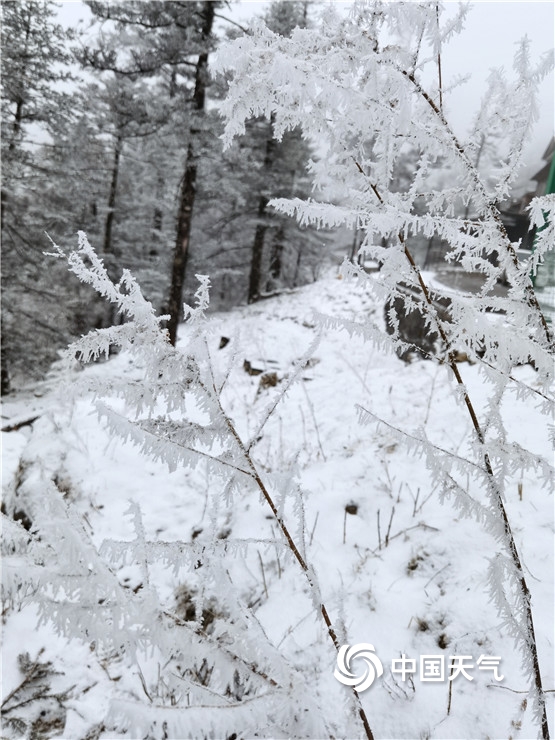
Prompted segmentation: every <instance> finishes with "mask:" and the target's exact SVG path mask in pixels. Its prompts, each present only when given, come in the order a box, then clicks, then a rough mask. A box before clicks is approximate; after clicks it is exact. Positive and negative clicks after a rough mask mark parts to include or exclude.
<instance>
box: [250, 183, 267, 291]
mask: <svg viewBox="0 0 555 740" xmlns="http://www.w3.org/2000/svg"><path fill="white" fill-rule="evenodd" d="M267 205H268V198H260V200H259V202H258V216H259V217H260V218H261V217H263V216H264V212H265V211H266V206H267ZM267 228H268V225H267V224H258V226H257V227H256V231H255V232H254V241H253V243H252V254H251V271H250V274H249V295H248V302H249V303H254V302H255V301H257V300H258V299H259V298H260V279H261V277H262V253H263V252H264V236H265V234H266V229H267Z"/></svg>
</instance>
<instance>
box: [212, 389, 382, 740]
mask: <svg viewBox="0 0 555 740" xmlns="http://www.w3.org/2000/svg"><path fill="white" fill-rule="evenodd" d="M200 385H201V387H202V388H203V389H204V391H205V392H206V393H207V395H209V396H210V397H212V399H213V400H215V401H216V404H217V405H218V408H219V410H220V414H221V415H222V419H223V420H224V422H225V424H226V426H227V428H228V430H229V432H230V434H231V436H232V437H233V439H234V440H235V442H236V444H237V447H238V448H239V450H240V452H241V454H242V456H243V459H244V460H245V462H246V463H247V466H248V467H249V468H250V471H251V472H250V475H251V476H252V478H253V479H254V481H255V482H256V485H257V486H258V489H259V490H260V492H261V493H262V496H263V498H264V500H265V501H266V503H267V504H268V506H269V507H270V509H271V511H272V514H273V515H274V519H275V520H276V522H277V524H278V527H279V529H280V531H281V534H282V535H283V537H284V538H285V541H286V542H287V545H288V547H289V549H290V551H291V552H292V553H293V556H294V558H295V560H296V561H297V562H298V564H299V565H300V567H301V570H302V571H303V572H304V574H305V576H306V579H307V581H308V584H309V586H310V588H311V589H312V590H313V591H316V590H317V586H316V584H315V582H314V580H313V576H312V571H311V569H310V567H309V566H308V564H307V563H306V561H305V559H304V558H303V556H302V555H301V552H300V550H299V548H298V547H297V544H296V543H295V540H294V539H293V537H292V535H291V533H290V532H289V529H288V527H287V525H286V524H285V522H284V520H283V518H282V517H281V516H280V515H279V512H278V509H277V507H276V505H275V503H274V501H273V499H272V496H271V494H270V492H269V491H268V489H267V488H266V486H265V484H264V481H263V480H262V478H261V477H260V474H259V472H258V470H257V468H256V465H255V463H254V461H253V459H252V457H251V454H250V451H249V450H248V449H247V448H246V447H245V445H244V444H243V441H242V439H241V437H240V436H239V433H238V432H237V430H236V428H235V425H234V424H233V422H232V421H231V419H230V418H229V416H228V415H227V414H226V412H225V411H224V409H223V406H222V404H221V401H220V396H219V394H218V392H217V390H216V387H215V385H213V388H212V391H213V392H211V391H210V390H209V389H208V388H207V387H206V386H205V385H204V384H203V383H202V382H201V383H200ZM319 601H320V612H321V614H322V618H323V620H324V622H325V625H326V627H327V632H328V635H329V637H330V639H331V641H332V642H333V645H334V647H335V649H336V650H337V651H338V652H339V649H340V647H341V644H340V642H339V639H338V637H337V633H336V631H335V629H334V627H333V623H332V621H331V619H330V617H329V614H328V610H327V609H326V606H325V604H324V603H323V602H322V600H321V599H320V600H319ZM352 692H353V694H354V696H355V701H356V704H357V709H358V714H359V716H360V719H361V721H362V724H363V726H364V731H365V734H366V737H367V740H374V735H373V733H372V730H371V728H370V724H369V722H368V718H367V717H366V713H365V712H364V709H363V707H362V703H361V701H360V696H359V694H358V692H357V690H356V689H355V688H354V687H352Z"/></svg>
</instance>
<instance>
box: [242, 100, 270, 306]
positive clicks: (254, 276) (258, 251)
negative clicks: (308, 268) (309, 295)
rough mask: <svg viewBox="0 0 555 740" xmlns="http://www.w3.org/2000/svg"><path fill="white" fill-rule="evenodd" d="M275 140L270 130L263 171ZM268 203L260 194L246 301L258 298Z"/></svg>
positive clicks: (268, 160) (268, 168) (251, 301)
mask: <svg viewBox="0 0 555 740" xmlns="http://www.w3.org/2000/svg"><path fill="white" fill-rule="evenodd" d="M273 121H274V115H273V114H272V117H271V118H270V123H273ZM275 146H276V145H275V142H274V140H273V138H272V135H271V132H270V137H269V138H268V140H267V141H266V153H265V155H264V172H268V171H269V170H270V169H271V167H272V164H273V161H274V152H275ZM267 205H268V198H267V197H266V196H265V195H261V196H260V199H259V201H258V211H257V216H258V219H259V223H258V225H257V227H256V231H255V232H254V241H253V243H252V256H251V270H250V274H249V294H248V299H247V300H248V302H249V303H254V302H255V301H257V300H258V299H259V298H260V283H261V280H262V254H263V252H264V236H265V235H266V230H267V228H268V224H267V223H265V222H264V220H263V219H265V217H266V206H267Z"/></svg>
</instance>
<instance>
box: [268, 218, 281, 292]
mask: <svg viewBox="0 0 555 740" xmlns="http://www.w3.org/2000/svg"><path fill="white" fill-rule="evenodd" d="M284 239H285V234H284V231H283V226H280V227H279V229H278V231H277V234H276V236H275V239H274V240H273V241H272V251H271V253H270V265H269V267H268V273H269V275H268V281H267V283H266V290H273V289H274V288H275V287H276V284H277V282H278V281H279V279H280V278H281V272H282V270H283V246H284V245H283V242H284Z"/></svg>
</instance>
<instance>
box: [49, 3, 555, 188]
mask: <svg viewBox="0 0 555 740" xmlns="http://www.w3.org/2000/svg"><path fill="white" fill-rule="evenodd" d="M269 1H270V0H268V1H267V2H260V0H241V2H239V3H238V4H234V7H233V11H232V16H231V17H233V18H234V19H236V20H239V21H241V22H243V23H244V22H248V18H249V17H250V16H252V15H259V14H261V13H262V12H263V11H264V8H265V6H266V5H267V4H268V2H269ZM350 4H351V3H350V0H345V2H343V1H342V0H335V5H337V6H340V7H341V8H344V9H345V10H347V9H348V7H349V6H350ZM446 5H447V12H448V13H449V12H453V11H454V10H455V7H456V3H446ZM554 10H555V4H554V3H553V2H552V0H520V1H517V2H512V1H510V0H502V1H501V2H498V1H497V2H496V1H493V0H492V1H489V2H474V3H472V10H471V12H470V13H469V15H468V19H467V22H466V26H465V31H464V32H463V33H462V34H461V35H459V36H457V37H455V38H454V39H453V40H452V41H451V42H450V43H449V44H448V45H447V46H446V47H445V49H444V51H443V54H442V66H443V79H444V83H445V86H448V85H449V83H450V81H452V80H453V79H454V78H455V77H457V76H459V75H465V74H468V73H469V74H471V80H470V81H469V82H467V83H465V84H464V85H463V86H461V87H458V88H457V89H456V91H454V93H453V95H452V96H450V97H449V99H448V107H447V113H448V117H449V119H450V121H451V123H452V124H453V125H454V127H455V128H456V131H457V133H458V134H459V135H461V136H464V134H465V132H466V131H467V129H468V126H469V125H470V123H471V121H472V119H473V117H474V114H475V112H476V110H477V108H478V106H479V103H480V100H481V97H482V95H483V94H484V91H485V83H486V79H487V76H488V73H489V70H490V69H492V68H494V67H500V66H501V67H504V68H505V70H506V71H507V73H510V72H511V67H512V59H513V55H514V52H515V49H516V46H515V44H516V43H517V42H518V40H519V39H520V38H522V37H523V36H524V35H527V36H528V37H529V39H530V40H531V42H532V47H531V48H532V55H533V58H534V59H536V58H537V57H539V55H540V54H541V53H542V52H544V51H547V50H548V49H550V48H552V47H553V42H554V33H555V12H554ZM89 18H90V12H89V11H88V8H86V6H84V5H83V3H81V2H79V0H66V1H65V2H62V8H61V10H60V20H61V21H62V22H63V23H64V25H76V24H77V22H78V21H79V20H80V19H85V22H87V20H88V19H89ZM553 93H554V77H553V73H552V74H551V75H550V77H549V78H548V79H547V80H545V81H544V83H543V85H542V88H541V99H540V120H539V121H538V124H537V125H536V128H535V131H534V137H533V141H532V142H531V144H530V145H529V147H528V149H527V151H526V161H527V162H528V166H527V168H526V172H527V174H528V175H530V174H533V173H534V172H535V171H536V170H538V169H540V166H541V155H542V154H543V152H544V150H545V149H546V147H547V145H548V143H549V141H550V139H551V137H552V136H553V134H554V127H555V122H554V118H555V115H554V94H553Z"/></svg>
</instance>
